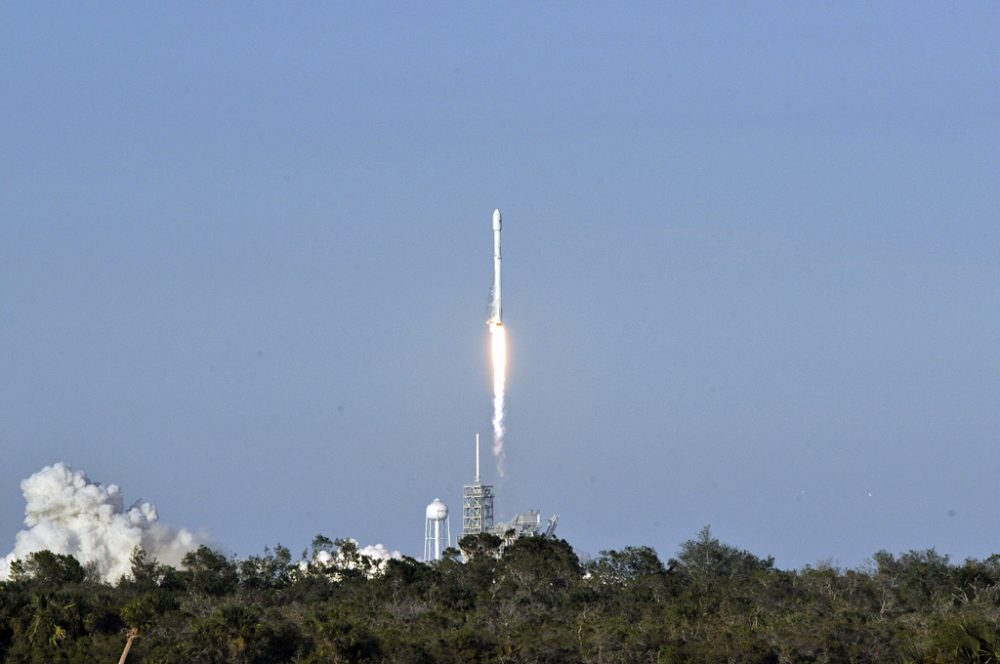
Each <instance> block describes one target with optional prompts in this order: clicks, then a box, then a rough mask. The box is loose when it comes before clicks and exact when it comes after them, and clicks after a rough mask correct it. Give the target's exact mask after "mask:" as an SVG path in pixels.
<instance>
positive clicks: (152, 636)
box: [0, 528, 1000, 664]
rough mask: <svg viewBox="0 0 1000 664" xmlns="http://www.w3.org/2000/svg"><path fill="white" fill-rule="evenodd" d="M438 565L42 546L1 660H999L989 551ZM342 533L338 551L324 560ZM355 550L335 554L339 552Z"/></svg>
mask: <svg viewBox="0 0 1000 664" xmlns="http://www.w3.org/2000/svg"><path fill="white" fill-rule="evenodd" d="M461 548H462V550H463V552H464V553H465V557H466V560H465V561H464V562H463V561H462V560H461V558H460V556H461V554H460V553H459V552H458V551H457V550H454V549H449V551H448V552H447V555H446V557H445V558H444V559H443V560H441V561H440V562H437V563H434V564H424V563H421V562H418V561H415V560H413V559H409V558H403V559H402V560H395V559H393V560H387V561H374V560H369V559H366V558H364V557H363V556H361V555H360V554H359V553H358V552H357V550H356V548H354V545H353V543H352V542H351V541H350V540H337V541H331V540H330V539H328V538H326V537H322V536H317V538H316V539H315V541H314V542H313V546H312V550H311V553H310V552H304V553H303V558H302V559H301V560H299V559H293V557H292V555H291V553H290V552H289V550H288V549H286V548H284V547H281V546H278V547H276V548H275V549H274V550H273V551H271V550H266V551H265V552H264V554H263V555H260V556H251V557H249V558H246V559H231V558H227V557H225V556H223V555H221V554H219V553H217V552H215V551H212V550H210V549H208V548H206V547H201V548H199V549H198V550H196V551H193V552H191V553H190V554H188V555H187V557H186V558H185V559H184V564H183V566H182V568H181V569H174V568H172V567H167V566H164V565H160V564H159V563H157V562H155V561H152V560H148V559H147V557H146V555H145V554H144V553H143V552H142V551H141V550H136V552H135V554H134V555H133V559H132V574H131V575H130V576H128V577H124V578H122V579H121V580H119V581H118V582H117V583H115V584H107V583H103V582H101V581H100V580H99V579H98V578H97V576H96V575H95V574H93V572H92V570H87V569H85V568H84V567H82V566H81V565H80V564H79V563H78V562H77V561H76V560H75V559H74V558H72V557H70V556H63V555H57V554H53V553H51V552H48V551H42V552H38V553H34V554H31V555H30V556H28V557H27V558H26V559H24V560H22V561H20V562H18V563H17V564H16V565H15V567H14V569H13V570H12V576H11V578H10V580H8V581H5V582H3V583H0V661H3V662H114V661H118V658H119V657H120V655H121V653H122V649H123V647H124V646H125V642H126V641H127V640H128V638H129V636H130V634H131V635H134V637H135V638H134V641H133V643H132V646H131V649H130V652H129V654H128V661H129V662H149V663H154V662H156V663H159V662H247V663H249V662H399V663H410V662H413V663H417V662H428V663H430V662H455V663H459V662H461V663H463V664H464V663H470V662H497V663H500V662H525V663H528V662H588V663H594V664H596V663H604V662H607V663H611V662H649V663H674V662H706V663H709V662H711V663H717V662H761V663H764V662H773V663H779V662H926V663H932V662H933V663H938V662H940V663H944V662H981V663H986V662H997V661H998V660H1000V556H991V557H990V558H988V559H986V560H966V561H965V562H964V563H962V564H952V563H951V562H950V561H949V560H948V558H947V557H946V556H942V555H939V554H937V553H936V552H935V551H934V550H926V551H910V552H908V553H904V554H902V555H899V556H896V555H893V554H890V553H887V552H884V551H883V552H879V553H876V554H875V555H874V556H873V557H872V560H871V563H870V564H869V565H868V566H867V567H866V568H864V569H857V570H853V569H851V570H841V569H837V568H835V567H832V566H822V565H821V566H817V567H806V568H804V569H801V570H791V571H785V570H780V569H777V568H775V566H774V561H773V559H771V558H759V557H757V556H755V555H753V554H752V553H749V552H747V551H743V550H740V549H738V548H735V547H732V546H729V545H727V544H724V543H721V542H720V541H719V540H718V539H716V538H714V537H713V536H712V534H711V532H710V531H709V529H708V528H705V529H704V530H702V532H701V533H699V534H698V535H697V536H696V537H695V538H693V539H691V540H689V541H687V542H685V543H684V544H683V545H681V547H680V550H679V552H678V555H677V557H676V558H673V559H670V560H668V561H666V562H663V561H661V560H660V558H659V557H658V556H657V554H656V552H655V551H653V550H652V549H650V548H648V547H627V548H625V549H623V550H621V551H605V552H602V553H601V554H600V555H599V556H598V557H597V558H595V559H593V560H590V561H587V562H584V563H581V561H580V560H579V559H578V557H577V556H576V554H575V553H574V552H573V549H572V548H571V547H570V545H569V544H567V543H566V542H565V541H562V540H552V539H543V538H530V539H521V540H517V541H514V542H513V543H512V544H510V545H509V546H507V547H502V546H501V540H500V539H498V538H496V537H493V536H489V535H481V536H471V537H466V538H464V539H463V540H462V541H461ZM334 550H336V553H337V556H336V559H337V560H338V561H340V562H339V563H338V564H336V565H328V564H323V563H321V562H320V561H321V560H330V559H331V556H330V555H326V556H322V555H320V554H321V553H322V552H324V551H325V552H326V553H327V554H330V553H331V552H332V551H334ZM345 561H346V562H345Z"/></svg>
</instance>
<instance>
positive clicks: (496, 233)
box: [487, 210, 503, 325]
mask: <svg viewBox="0 0 1000 664" xmlns="http://www.w3.org/2000/svg"><path fill="white" fill-rule="evenodd" d="M487 324H489V325H503V306H502V305H501V301H500V210H493V308H492V311H490V319H489V320H488V321H487Z"/></svg>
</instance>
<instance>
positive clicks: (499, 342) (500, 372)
mask: <svg viewBox="0 0 1000 664" xmlns="http://www.w3.org/2000/svg"><path fill="white" fill-rule="evenodd" d="M490 337H491V338H490V346H491V349H490V350H491V351H492V353H491V354H492V357H493V456H495V457H496V458H497V472H498V473H499V474H500V477H503V476H504V474H506V472H507V467H506V461H507V458H506V455H505V453H504V449H503V436H504V422H503V419H504V392H505V391H506V389H507V333H506V331H505V330H504V327H503V324H502V323H491V324H490Z"/></svg>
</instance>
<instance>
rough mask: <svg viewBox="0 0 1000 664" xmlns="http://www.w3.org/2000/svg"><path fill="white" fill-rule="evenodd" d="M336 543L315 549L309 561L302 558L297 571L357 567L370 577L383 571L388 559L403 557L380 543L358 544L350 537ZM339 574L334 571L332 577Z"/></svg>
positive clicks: (350, 568)
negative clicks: (328, 546)
mask: <svg viewBox="0 0 1000 664" xmlns="http://www.w3.org/2000/svg"><path fill="white" fill-rule="evenodd" d="M338 543H339V544H340V546H336V547H330V548H327V549H323V550H320V551H317V552H316V553H315V554H314V556H313V559H312V562H311V563H310V561H308V560H302V561H301V562H300V563H299V571H301V572H303V573H309V572H312V571H315V570H324V571H326V572H329V571H331V570H353V569H357V570H361V571H362V572H363V573H364V574H365V575H366V576H368V577H369V578H371V577H376V576H379V575H381V574H382V573H384V572H385V568H386V565H388V563H389V561H390V560H402V559H403V554H401V553H400V552H399V551H390V550H389V549H387V548H386V547H385V546H384V545H382V544H374V545H372V544H369V545H368V546H359V545H358V541H357V540H356V539H351V538H348V539H345V540H338ZM339 576H340V575H339V574H337V573H336V571H335V572H334V574H333V577H334V578H338V577H339Z"/></svg>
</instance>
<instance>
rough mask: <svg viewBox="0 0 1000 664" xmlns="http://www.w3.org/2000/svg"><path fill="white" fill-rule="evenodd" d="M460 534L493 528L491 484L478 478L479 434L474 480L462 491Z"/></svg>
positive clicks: (480, 531)
mask: <svg viewBox="0 0 1000 664" xmlns="http://www.w3.org/2000/svg"><path fill="white" fill-rule="evenodd" d="M462 495H463V500H462V536H463V537H464V536H466V535H475V534H478V533H487V532H489V531H490V530H492V528H493V485H492V484H483V483H482V482H481V481H480V480H479V434H478V433H477V434H476V481H475V482H474V483H472V484H466V485H465V487H464V490H463V492H462Z"/></svg>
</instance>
